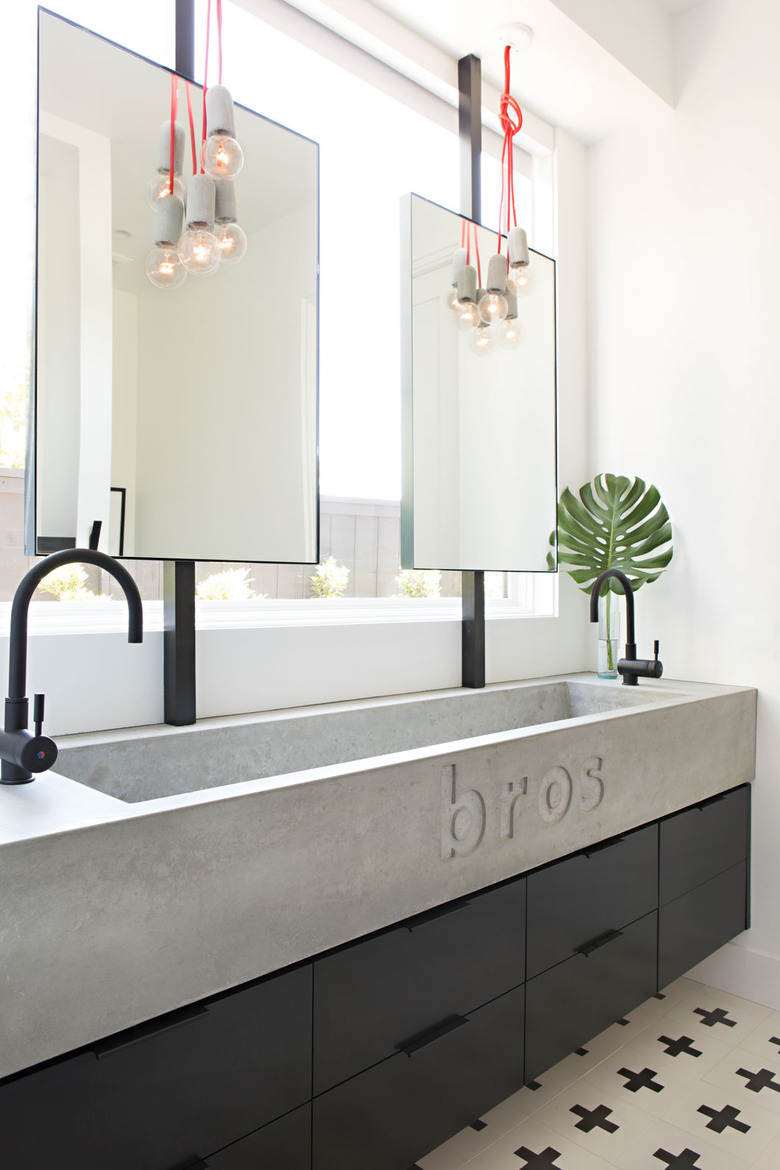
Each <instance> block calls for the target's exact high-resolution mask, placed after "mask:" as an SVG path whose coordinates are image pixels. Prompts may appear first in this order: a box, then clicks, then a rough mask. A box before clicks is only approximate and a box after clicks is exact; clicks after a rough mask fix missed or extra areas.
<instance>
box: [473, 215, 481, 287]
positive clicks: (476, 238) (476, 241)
mask: <svg viewBox="0 0 780 1170" xmlns="http://www.w3.org/2000/svg"><path fill="white" fill-rule="evenodd" d="M471 226H472V228H473V230H474V254H475V255H476V257H477V288H482V264H481V262H480V259H479V233H478V232H477V225H476V224H475V223H472V225H471Z"/></svg>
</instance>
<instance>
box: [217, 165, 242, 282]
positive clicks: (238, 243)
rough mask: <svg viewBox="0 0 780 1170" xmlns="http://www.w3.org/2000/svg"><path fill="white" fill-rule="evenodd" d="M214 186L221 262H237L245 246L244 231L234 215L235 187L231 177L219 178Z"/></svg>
mask: <svg viewBox="0 0 780 1170" xmlns="http://www.w3.org/2000/svg"><path fill="white" fill-rule="evenodd" d="M215 186H216V204H215V209H214V220H215V229H214V230H215V235H216V237H217V243H218V244H219V251H220V255H221V256H222V263H223V264H237V263H238V261H239V260H241V259H243V257H244V254H245V252H246V248H247V238H246V232H245V231H244V229H243V228H242V227H241V225H240V224H239V223H238V216H237V215H236V189H235V187H234V186H233V180H232V179H220V180H219V182H218V183H216V184H215Z"/></svg>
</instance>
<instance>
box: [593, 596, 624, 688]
mask: <svg viewBox="0 0 780 1170" xmlns="http://www.w3.org/2000/svg"><path fill="white" fill-rule="evenodd" d="M619 643H620V603H619V601H618V599H617V597H616V596H615V594H614V593H613V592H612V591H611V590H609V589H605V590H604V592H603V593H602V594H601V595H600V597H599V656H598V676H599V678H617V674H618V669H617V664H618V656H619V649H618V648H619Z"/></svg>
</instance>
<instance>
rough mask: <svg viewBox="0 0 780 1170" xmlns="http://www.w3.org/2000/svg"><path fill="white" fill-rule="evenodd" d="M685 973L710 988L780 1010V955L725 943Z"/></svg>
mask: <svg viewBox="0 0 780 1170" xmlns="http://www.w3.org/2000/svg"><path fill="white" fill-rule="evenodd" d="M686 974H687V977H688V978H689V979H696V980H698V981H699V982H700V983H706V984H707V985H708V986H709V987H717V988H718V989H719V990H720V991H728V992H730V993H731V994H732V995H739V996H741V997H742V998H743V999H752V1000H753V1001H754V1002H755V1003H762V1004H765V1005H766V1006H767V1007H771V1008H774V1009H775V1011H780V957H776V956H774V955H764V954H762V953H761V952H760V951H751V950H749V949H748V948H747V947H743V946H737V945H735V944H734V943H726V945H725V947H721V948H720V950H719V951H716V952H715V954H714V955H710V957H709V958H708V959H705V960H704V962H703V963H698V964H697V965H696V966H695V967H693V968H691V970H690V971H688V972H687V973H686Z"/></svg>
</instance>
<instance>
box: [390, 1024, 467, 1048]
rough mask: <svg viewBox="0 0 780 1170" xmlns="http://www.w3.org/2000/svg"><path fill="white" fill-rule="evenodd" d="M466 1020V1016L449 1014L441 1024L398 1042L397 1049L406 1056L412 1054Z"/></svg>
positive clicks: (461, 1025) (439, 1038)
mask: <svg viewBox="0 0 780 1170" xmlns="http://www.w3.org/2000/svg"><path fill="white" fill-rule="evenodd" d="M468 1022H469V1021H468V1017H467V1016H450V1018H449V1019H448V1020H445V1021H444V1023H443V1024H437V1025H436V1027H435V1028H429V1029H428V1031H427V1032H421V1033H420V1035H419V1036H414V1037H413V1038H412V1039H411V1040H407V1042H406V1043H405V1044H399V1046H398V1051H399V1052H405V1053H406V1055H407V1056H412V1055H414V1053H415V1052H419V1051H420V1049H421V1048H427V1046H428V1045H429V1044H433V1042H434V1040H441V1038H442V1036H446V1035H447V1033H448V1032H454V1031H455V1029H456V1028H462V1027H463V1025H464V1024H467V1023H468Z"/></svg>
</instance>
